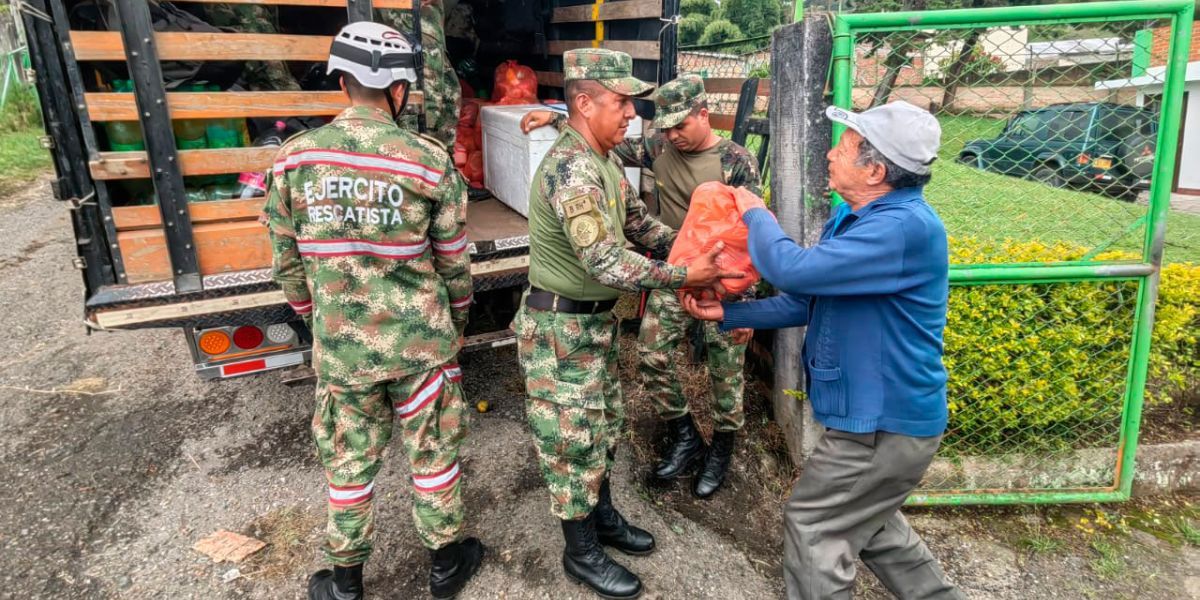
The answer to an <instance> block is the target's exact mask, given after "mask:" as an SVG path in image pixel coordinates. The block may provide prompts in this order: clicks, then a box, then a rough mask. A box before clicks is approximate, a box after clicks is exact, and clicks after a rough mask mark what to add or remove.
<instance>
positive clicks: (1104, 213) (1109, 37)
mask: <svg viewBox="0 0 1200 600" xmlns="http://www.w3.org/2000/svg"><path fill="white" fill-rule="evenodd" d="M1193 11H1194V6H1193V3H1192V2H1191V0H1186V1H1181V0H1145V1H1141V2H1113V3H1093V4H1083V5H1056V6H1039V7H1022V8H1000V9H972V10H959V11H927V12H921V13H881V14H849V15H839V16H838V17H837V18H836V21H835V23H836V26H835V48H834V66H833V77H834V98H835V103H836V104H838V105H839V106H843V107H851V106H852V107H853V108H855V109H860V110H861V109H866V108H869V107H871V106H877V105H881V104H885V103H888V102H896V101H906V102H910V103H912V104H915V105H917V106H920V107H922V108H927V109H929V110H930V111H931V112H934V113H935V114H936V115H937V117H938V120H939V121H940V123H941V125H942V130H943V136H942V151H941V155H940V160H938V161H937V162H936V163H935V165H934V170H933V180H932V182H931V183H930V184H929V186H928V187H927V189H926V195H927V197H928V199H929V201H930V203H931V204H932V205H933V206H934V207H935V208H936V209H937V210H938V212H939V213H940V215H941V216H942V218H943V220H944V221H945V223H946V226H947V230H948V232H949V235H950V237H951V255H952V256H951V262H952V268H951V284H952V288H951V296H950V314H949V322H948V326H947V331H946V364H947V366H948V368H949V371H950V384H949V401H950V413H951V417H950V425H949V428H948V431H947V433H946V437H945V439H944V441H943V445H942V450H941V451H940V455H939V457H938V459H937V460H936V461H935V463H934V465H933V467H932V468H931V469H930V471H929V473H928V475H927V477H926V479H925V481H924V482H923V484H922V489H921V490H920V492H919V493H918V494H917V495H915V496H914V497H913V499H912V501H913V502H916V503H947V502H1018V501H1019V502H1030V501H1068V500H1104V499H1110V500H1111V499H1123V498H1126V497H1128V493H1129V491H1130V487H1131V484H1132V474H1133V473H1132V465H1133V462H1132V460H1133V454H1134V451H1135V450H1136V440H1137V433H1138V426H1139V420H1140V416H1141V413H1142V407H1143V396H1144V388H1145V386H1146V379H1147V363H1148V357H1149V354H1150V346H1149V341H1150V335H1151V325H1152V323H1153V319H1154V310H1153V307H1154V303H1155V299H1156V297H1157V288H1158V285H1159V268H1160V264H1161V260H1162V256H1161V255H1162V252H1163V248H1164V241H1165V240H1164V237H1163V235H1162V231H1163V226H1164V225H1165V226H1166V227H1167V231H1169V234H1168V236H1169V237H1168V238H1167V239H1169V240H1170V243H1169V244H1167V245H1166V253H1167V260H1172V261H1189V260H1190V261H1197V262H1200V215H1193V214H1187V213H1184V212H1176V211H1171V210H1169V202H1170V196H1171V188H1172V186H1173V185H1174V183H1175V181H1174V178H1173V176H1174V173H1175V167H1176V160H1177V156H1176V154H1177V153H1176V150H1177V146H1178V144H1179V135H1180V116H1181V107H1182V97H1183V84H1184V78H1183V75H1184V63H1186V57H1187V45H1188V38H1189V37H1190V33H1191V21H1192V13H1193ZM1139 32H1141V33H1139ZM838 133H840V132H839V131H837V130H836V129H835V135H837V134H838Z"/></svg>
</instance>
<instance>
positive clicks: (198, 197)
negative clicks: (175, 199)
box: [183, 187, 208, 204]
mask: <svg viewBox="0 0 1200 600" xmlns="http://www.w3.org/2000/svg"><path fill="white" fill-rule="evenodd" d="M183 197H184V198H186V199H187V201H188V204H191V203H193V202H207V201H208V192H207V191H205V189H204V188H201V187H186V188H184V189H183Z"/></svg>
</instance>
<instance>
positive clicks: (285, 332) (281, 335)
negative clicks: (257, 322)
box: [267, 323, 296, 344]
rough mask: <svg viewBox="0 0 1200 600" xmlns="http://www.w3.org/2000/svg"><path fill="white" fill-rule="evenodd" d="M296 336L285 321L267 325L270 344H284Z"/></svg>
mask: <svg viewBox="0 0 1200 600" xmlns="http://www.w3.org/2000/svg"><path fill="white" fill-rule="evenodd" d="M294 337H296V332H295V331H293V330H292V327H291V325H288V324H287V323H276V324H274V325H271V326H270V327H267V339H268V340H270V342H271V343H272V344H286V343H288V342H290V341H292V338H294Z"/></svg>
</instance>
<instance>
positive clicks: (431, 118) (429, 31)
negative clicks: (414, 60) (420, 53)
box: [379, 2, 462, 152]
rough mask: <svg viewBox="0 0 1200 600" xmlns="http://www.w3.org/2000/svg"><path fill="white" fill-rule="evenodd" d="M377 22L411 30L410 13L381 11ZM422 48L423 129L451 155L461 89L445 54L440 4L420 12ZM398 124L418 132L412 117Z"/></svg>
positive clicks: (406, 31) (448, 57)
mask: <svg viewBox="0 0 1200 600" xmlns="http://www.w3.org/2000/svg"><path fill="white" fill-rule="evenodd" d="M379 22H381V23H383V24H384V25H388V26H390V27H393V28H395V29H397V30H398V31H401V32H405V33H408V32H411V31H412V14H411V13H410V12H409V11H406V10H381V11H379ZM421 46H422V48H423V49H424V57H423V59H424V61H425V62H424V64H425V68H424V69H423V71H422V77H424V79H425V88H424V92H425V106H424V108H425V130H426V133H427V134H428V135H429V136H430V137H432V138H434V139H436V140H438V141H439V142H441V143H443V144H445V145H446V149H447V150H448V151H449V152H454V138H455V133H457V131H458V130H457V126H458V103H459V100H460V99H461V97H462V88H461V87H459V85H458V75H457V74H456V73H455V72H454V65H452V64H450V54H449V53H448V52H447V51H446V34H445V15H444V13H443V12H442V4H441V2H434V3H433V4H430V5H429V6H426V7H423V8H422V9H421ZM399 123H400V126H401V127H404V128H406V129H409V130H411V131H416V130H417V118H416V116H414V115H407V116H405V117H402V118H401V119H400V121H399Z"/></svg>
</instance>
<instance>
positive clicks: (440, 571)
mask: <svg viewBox="0 0 1200 600" xmlns="http://www.w3.org/2000/svg"><path fill="white" fill-rule="evenodd" d="M429 554H430V555H431V556H432V563H433V564H432V565H431V566H430V568H429V593H430V594H433V597H434V598H453V597H454V596H455V595H457V594H458V593H459V592H461V591H462V589H463V587H465V586H466V585H467V582H468V581H470V580H471V577H473V576H474V575H475V572H476V571H478V570H479V565H480V564H481V563H483V544H482V543H480V541H479V540H478V539H476V538H473V537H470V538H467V539H465V540H462V541H461V542H454V543H453V544H450V545H448V546H442V547H441V548H438V549H437V550H431V551H430V552H429Z"/></svg>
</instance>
